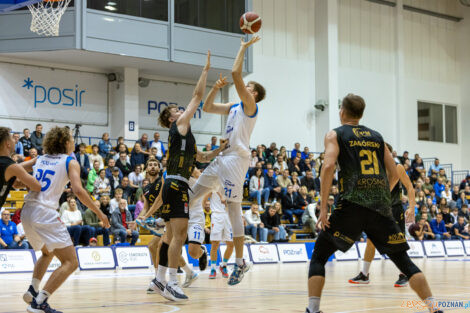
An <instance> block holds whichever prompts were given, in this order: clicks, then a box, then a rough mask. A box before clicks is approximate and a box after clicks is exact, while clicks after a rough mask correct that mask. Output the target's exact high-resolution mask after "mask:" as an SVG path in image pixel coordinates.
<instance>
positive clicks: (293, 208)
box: [282, 186, 304, 224]
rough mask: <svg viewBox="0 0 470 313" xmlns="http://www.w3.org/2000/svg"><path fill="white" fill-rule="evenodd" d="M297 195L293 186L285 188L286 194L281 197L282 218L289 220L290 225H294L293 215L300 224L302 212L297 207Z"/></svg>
mask: <svg viewBox="0 0 470 313" xmlns="http://www.w3.org/2000/svg"><path fill="white" fill-rule="evenodd" d="M297 197H298V195H297V193H296V192H294V188H293V186H288V187H287V193H286V194H285V195H284V196H283V197H282V207H283V212H284V217H285V218H286V219H288V220H289V223H290V224H294V215H295V216H297V221H298V223H300V221H301V218H302V214H303V213H304V210H302V209H301V208H299V207H298V200H297Z"/></svg>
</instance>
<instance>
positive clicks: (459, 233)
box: [452, 216, 470, 240]
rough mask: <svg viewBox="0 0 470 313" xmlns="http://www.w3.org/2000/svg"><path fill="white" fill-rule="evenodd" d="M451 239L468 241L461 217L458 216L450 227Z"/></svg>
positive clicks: (468, 237) (463, 220)
mask: <svg viewBox="0 0 470 313" xmlns="http://www.w3.org/2000/svg"><path fill="white" fill-rule="evenodd" d="M452 239H460V240H462V239H464V240H468V239H470V236H469V234H468V232H465V219H464V218H463V216H459V218H458V219H457V223H455V225H453V226H452Z"/></svg>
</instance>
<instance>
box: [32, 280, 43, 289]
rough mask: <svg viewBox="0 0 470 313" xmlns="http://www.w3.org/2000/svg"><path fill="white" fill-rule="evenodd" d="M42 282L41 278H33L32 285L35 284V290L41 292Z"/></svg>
mask: <svg viewBox="0 0 470 313" xmlns="http://www.w3.org/2000/svg"><path fill="white" fill-rule="evenodd" d="M40 283H41V281H40V280H39V279H37V278H33V279H32V280H31V286H33V288H34V291H36V292H39V284H40Z"/></svg>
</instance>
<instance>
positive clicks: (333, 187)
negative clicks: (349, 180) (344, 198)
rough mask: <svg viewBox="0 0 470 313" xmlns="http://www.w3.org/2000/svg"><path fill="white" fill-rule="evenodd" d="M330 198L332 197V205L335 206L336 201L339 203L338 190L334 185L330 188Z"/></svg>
mask: <svg viewBox="0 0 470 313" xmlns="http://www.w3.org/2000/svg"><path fill="white" fill-rule="evenodd" d="M330 196H333V199H334V205H335V206H336V204H337V203H338V201H339V190H338V186H336V185H333V186H331V192H330Z"/></svg>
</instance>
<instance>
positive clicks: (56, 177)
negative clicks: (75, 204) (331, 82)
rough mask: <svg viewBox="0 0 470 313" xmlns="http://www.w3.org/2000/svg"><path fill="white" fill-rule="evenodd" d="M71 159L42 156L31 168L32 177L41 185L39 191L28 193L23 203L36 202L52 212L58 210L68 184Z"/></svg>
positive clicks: (61, 156) (63, 155)
mask: <svg viewBox="0 0 470 313" xmlns="http://www.w3.org/2000/svg"><path fill="white" fill-rule="evenodd" d="M71 160H73V158H72V157H71V156H69V155H66V154H57V155H42V156H40V157H38V159H37V161H36V164H35V165H34V167H33V176H34V177H35V178H36V179H37V180H38V181H39V182H40V183H41V187H42V188H41V191H40V192H37V191H30V192H29V193H28V194H27V195H26V196H25V198H24V200H25V202H26V203H28V202H36V203H38V204H41V205H42V206H44V207H47V208H50V209H52V210H57V209H58V208H59V199H60V196H61V195H62V193H63V192H64V187H65V185H67V183H68V182H69V175H68V166H69V162H70V161H71Z"/></svg>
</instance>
